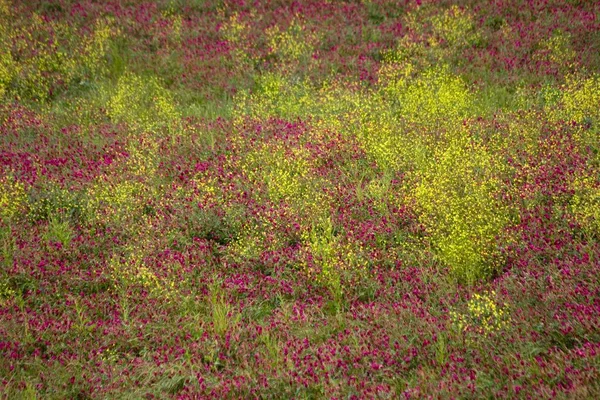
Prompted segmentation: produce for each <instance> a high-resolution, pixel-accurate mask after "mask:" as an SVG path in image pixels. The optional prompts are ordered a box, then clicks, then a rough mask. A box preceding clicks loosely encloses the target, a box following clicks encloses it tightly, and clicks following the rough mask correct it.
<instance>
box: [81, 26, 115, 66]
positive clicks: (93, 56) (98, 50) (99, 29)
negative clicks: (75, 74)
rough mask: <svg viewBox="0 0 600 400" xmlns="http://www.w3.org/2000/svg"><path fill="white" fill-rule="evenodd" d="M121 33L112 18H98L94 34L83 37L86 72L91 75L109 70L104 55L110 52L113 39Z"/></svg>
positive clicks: (83, 62) (82, 60) (82, 55)
mask: <svg viewBox="0 0 600 400" xmlns="http://www.w3.org/2000/svg"><path fill="white" fill-rule="evenodd" d="M118 34H119V30H118V29H117V28H114V27H113V23H112V21H111V20H110V19H98V20H97V21H96V22H95V24H94V28H93V30H92V34H91V35H90V36H88V37H85V38H84V39H83V46H82V51H81V66H82V67H83V68H84V71H85V72H84V73H86V74H89V75H91V76H96V75H103V74H105V73H106V72H107V68H106V61H105V60H104V56H105V55H106V53H107V52H108V49H109V46H110V41H111V39H112V38H113V37H114V36H116V35H118Z"/></svg>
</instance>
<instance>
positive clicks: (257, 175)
mask: <svg viewBox="0 0 600 400" xmlns="http://www.w3.org/2000/svg"><path fill="white" fill-rule="evenodd" d="M310 168H311V165H310V162H309V160H308V158H307V155H306V151H305V150H303V149H302V148H297V147H296V148H292V149H286V148H284V146H282V145H280V144H273V145H266V146H264V147H263V148H261V149H259V150H257V151H254V152H251V153H249V154H248V155H247V156H246V158H245V162H244V165H243V166H242V170H243V171H244V172H245V173H246V175H247V176H248V177H249V178H250V179H251V180H252V181H255V182H263V183H265V185H266V188H267V193H268V197H269V199H270V200H271V201H273V202H279V201H285V202H288V203H290V202H301V201H303V200H307V199H308V196H309V193H310V188H309V186H310V180H309V176H310V174H309V172H310Z"/></svg>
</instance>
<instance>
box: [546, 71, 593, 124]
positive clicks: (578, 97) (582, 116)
mask: <svg viewBox="0 0 600 400" xmlns="http://www.w3.org/2000/svg"><path fill="white" fill-rule="evenodd" d="M561 89H562V99H561V102H560V106H561V107H560V108H559V109H557V110H549V111H550V115H551V116H553V117H554V119H555V120H556V119H564V120H567V121H575V122H577V123H584V122H592V123H595V124H598V123H600V107H598V104H600V76H599V75H592V76H590V77H589V78H583V77H580V76H578V75H568V76H567V77H566V82H565V84H564V85H563V87H562V88H561Z"/></svg>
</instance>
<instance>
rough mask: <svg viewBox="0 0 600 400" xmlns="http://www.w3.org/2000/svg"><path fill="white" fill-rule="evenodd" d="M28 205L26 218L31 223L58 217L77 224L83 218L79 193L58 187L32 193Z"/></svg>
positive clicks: (83, 203) (83, 209) (81, 198)
mask: <svg viewBox="0 0 600 400" xmlns="http://www.w3.org/2000/svg"><path fill="white" fill-rule="evenodd" d="M29 203H30V204H29V211H28V213H27V216H28V218H29V219H30V220H31V221H33V222H38V221H49V220H51V219H52V218H55V217H59V216H60V217H61V218H66V219H68V220H70V221H72V222H78V221H80V220H81V218H83V217H84V212H85V207H86V204H85V200H84V198H83V196H82V194H81V193H78V192H76V191H71V190H67V189H62V188H60V187H58V186H51V187H50V188H47V189H45V190H44V189H41V190H38V191H36V192H33V193H32V194H31V196H30V200H29Z"/></svg>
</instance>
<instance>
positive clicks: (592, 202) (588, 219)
mask: <svg viewBox="0 0 600 400" xmlns="http://www.w3.org/2000/svg"><path fill="white" fill-rule="evenodd" d="M573 187H574V189H575V195H574V196H573V198H572V199H571V210H572V212H573V214H574V215H575V219H576V221H577V222H578V223H579V224H580V225H581V226H582V227H583V229H584V230H585V231H587V232H589V233H592V234H596V235H597V234H600V184H599V183H598V182H597V180H596V179H595V178H594V177H593V176H590V175H587V176H580V177H577V178H576V179H575V181H574V182H573Z"/></svg>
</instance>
